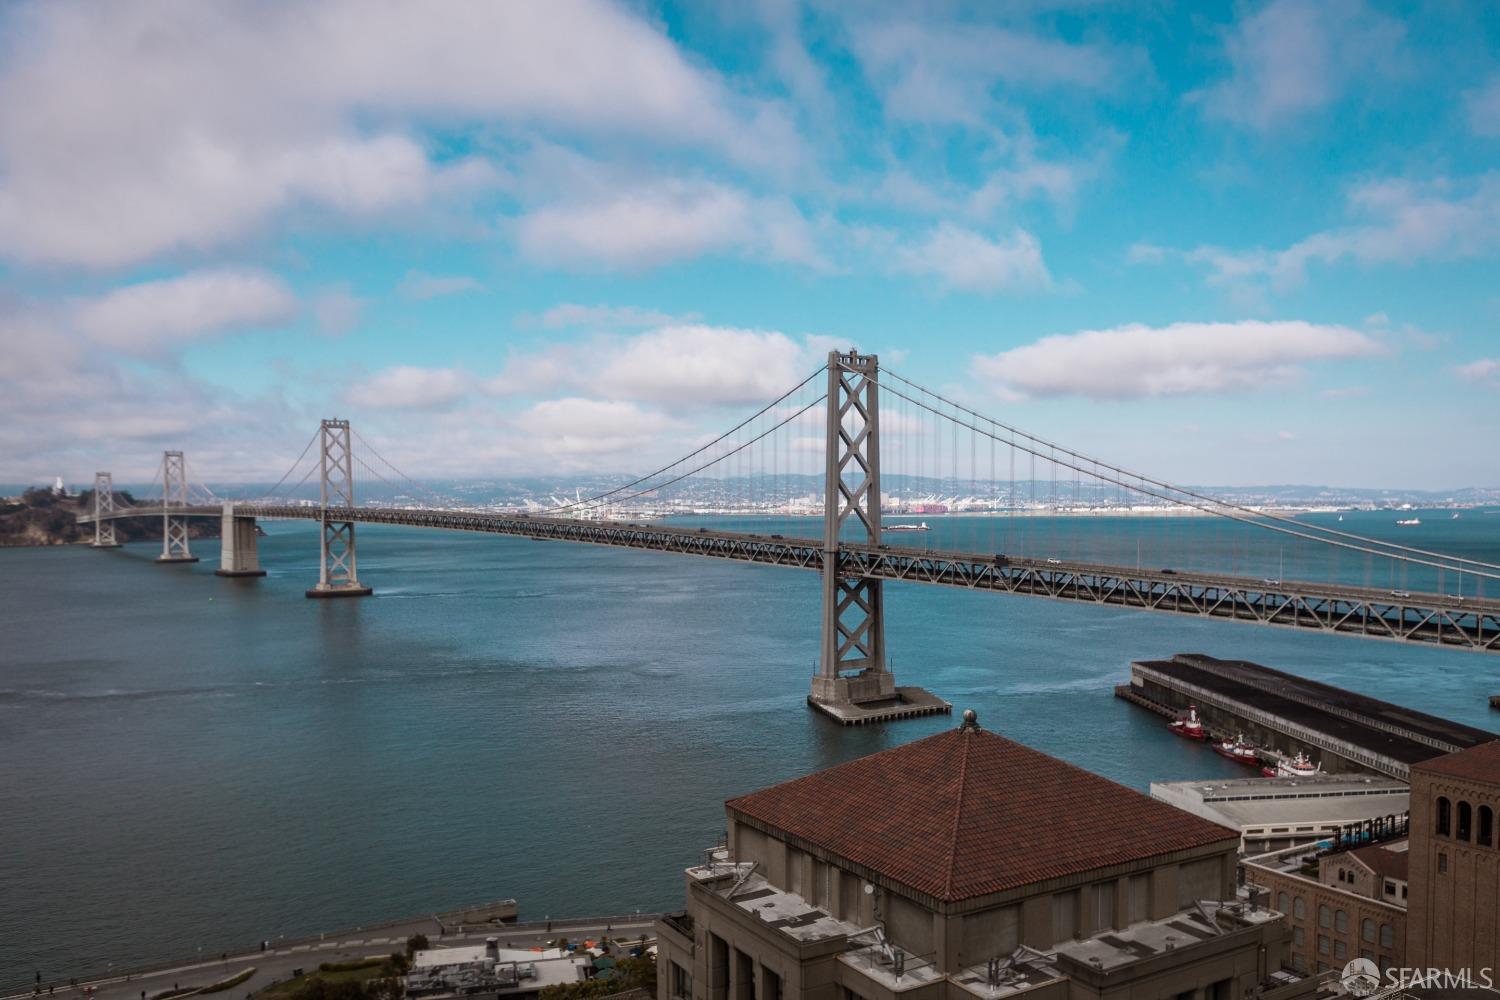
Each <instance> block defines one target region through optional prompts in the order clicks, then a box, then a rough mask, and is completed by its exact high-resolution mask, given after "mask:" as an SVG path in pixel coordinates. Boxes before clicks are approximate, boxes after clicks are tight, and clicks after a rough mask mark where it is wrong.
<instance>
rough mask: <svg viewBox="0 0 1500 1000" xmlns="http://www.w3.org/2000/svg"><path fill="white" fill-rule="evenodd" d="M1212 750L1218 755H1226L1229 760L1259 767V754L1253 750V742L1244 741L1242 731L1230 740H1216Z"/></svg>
mask: <svg viewBox="0 0 1500 1000" xmlns="http://www.w3.org/2000/svg"><path fill="white" fill-rule="evenodd" d="M1213 751H1214V753H1216V754H1218V755H1219V756H1220V757H1228V758H1229V759H1230V760H1233V761H1238V762H1239V763H1241V764H1247V765H1249V766H1250V767H1260V755H1259V754H1257V753H1256V752H1255V747H1254V745H1253V744H1250V743H1246V742H1245V734H1244V733H1241V734H1240V735H1239V736H1236V737H1235V738H1234V739H1232V740H1220V741H1218V742H1217V743H1215V744H1214V745H1213Z"/></svg>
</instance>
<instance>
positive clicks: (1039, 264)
mask: <svg viewBox="0 0 1500 1000" xmlns="http://www.w3.org/2000/svg"><path fill="white" fill-rule="evenodd" d="M889 266H890V267H891V269H892V270H895V271H902V272H906V273H909V274H922V275H930V276H932V277H936V278H937V279H938V280H939V282H940V283H941V284H942V285H943V286H944V287H945V288H949V289H953V290H957V291H965V292H983V293H991V292H1013V291H1030V290H1036V289H1044V288H1047V287H1049V286H1050V285H1051V284H1052V277H1051V275H1050V274H1048V273H1047V265H1046V263H1045V262H1044V261H1043V260H1042V247H1041V244H1040V243H1039V242H1038V241H1037V238H1036V237H1035V236H1033V235H1032V234H1031V233H1028V232H1027V231H1026V230H1024V229H1021V228H1019V227H1018V228H1016V229H1014V230H1012V231H1011V233H1010V235H1009V236H1008V237H1002V238H999V239H991V238H989V237H988V236H985V235H983V234H981V233H977V232H974V231H973V230H970V229H963V228H961V227H959V226H955V225H954V224H952V223H951V222H944V223H942V224H940V225H938V226H936V227H934V228H933V229H931V230H929V231H928V232H927V234H926V235H925V236H924V237H923V238H922V239H921V240H920V241H919V242H917V243H915V244H914V245H910V246H897V247H894V248H892V250H891V259H890V262H889Z"/></svg>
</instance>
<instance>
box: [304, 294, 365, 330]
mask: <svg viewBox="0 0 1500 1000" xmlns="http://www.w3.org/2000/svg"><path fill="white" fill-rule="evenodd" d="M364 308H365V300H364V299H362V298H360V297H358V296H357V295H355V294H354V293H353V292H351V291H349V289H348V288H345V287H343V286H338V287H334V288H329V289H326V290H325V291H323V292H322V293H320V294H319V295H318V297H317V298H316V299H315V300H313V318H314V319H315V320H316V321H317V324H318V329H319V330H320V331H322V332H323V333H326V334H330V335H332V336H339V335H340V334H345V333H348V332H349V331H350V330H352V329H354V328H355V327H356V326H359V320H360V317H361V316H362V315H363V314H364Z"/></svg>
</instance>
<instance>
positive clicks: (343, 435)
mask: <svg viewBox="0 0 1500 1000" xmlns="http://www.w3.org/2000/svg"><path fill="white" fill-rule="evenodd" d="M320 435H321V445H322V455H321V457H320V465H319V468H320V472H321V475H322V481H321V484H320V493H319V496H320V497H321V499H322V514H321V516H320V517H319V519H318V520H319V522H320V524H321V525H322V538H321V539H320V541H319V557H320V558H319V565H318V585H317V586H316V587H314V588H312V589H311V590H309V591H308V592H307V596H308V597H367V596H369V595H370V594H371V593H373V592H374V591H372V590H371V589H370V588H369V587H364V586H361V585H360V582H359V577H358V575H357V574H356V573H355V567H354V522H353V521H352V520H349V519H348V518H340V517H339V516H338V515H339V512H340V511H347V510H351V509H353V507H354V449H353V444H352V442H351V440H350V431H349V421H347V420H340V419H338V418H337V417H335V418H334V419H332V420H325V421H323V429H322V431H321V432H320Z"/></svg>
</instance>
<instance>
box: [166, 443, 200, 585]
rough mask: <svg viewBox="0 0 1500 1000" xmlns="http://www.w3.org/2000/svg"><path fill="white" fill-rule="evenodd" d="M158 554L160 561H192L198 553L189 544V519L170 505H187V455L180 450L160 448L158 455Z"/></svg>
mask: <svg viewBox="0 0 1500 1000" xmlns="http://www.w3.org/2000/svg"><path fill="white" fill-rule="evenodd" d="M161 500H162V515H161V555H159V556H157V557H156V561H157V562H159V563H195V562H197V561H198V557H197V556H195V555H193V553H192V551H191V550H190V549H189V548H188V519H187V518H186V517H182V516H180V515H179V516H173V514H172V508H173V507H186V506H187V505H188V487H187V459H185V458H183V456H182V452H180V451H166V452H162V456H161Z"/></svg>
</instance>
